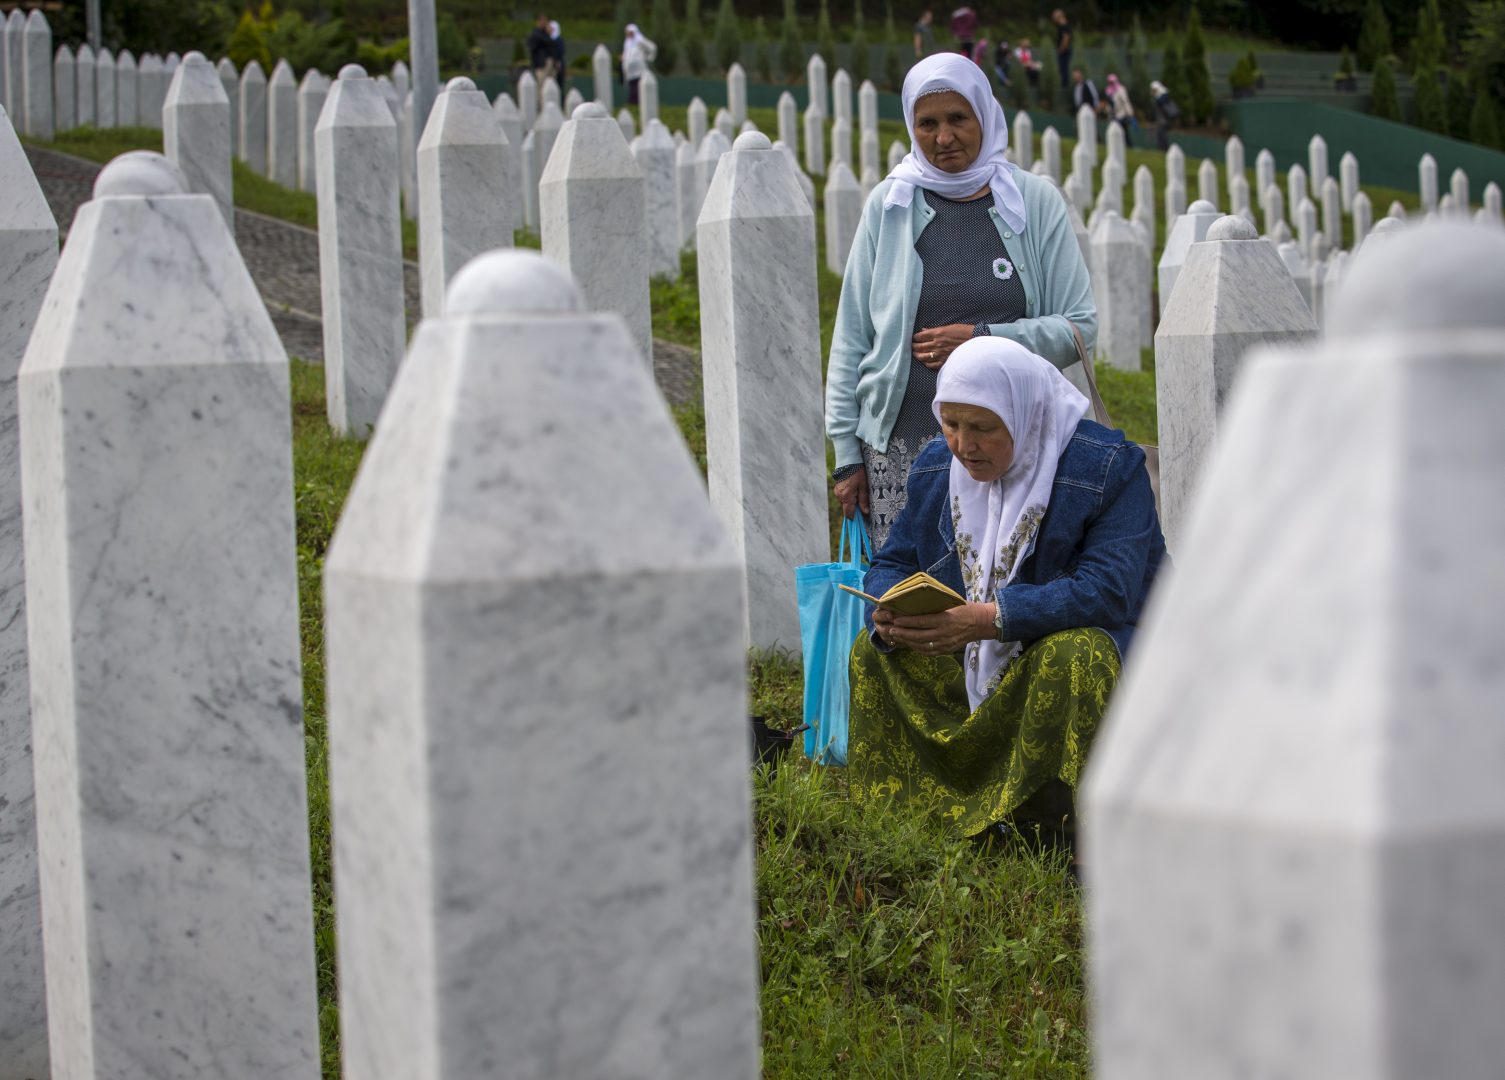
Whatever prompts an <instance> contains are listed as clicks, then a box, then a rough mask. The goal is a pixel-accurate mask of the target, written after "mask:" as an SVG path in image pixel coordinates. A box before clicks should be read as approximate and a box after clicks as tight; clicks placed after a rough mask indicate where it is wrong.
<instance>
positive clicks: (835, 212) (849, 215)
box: [825, 161, 862, 276]
mask: <svg viewBox="0 0 1505 1080" xmlns="http://www.w3.org/2000/svg"><path fill="white" fill-rule="evenodd" d="M825 210H826V269H827V270H829V271H831V273H833V274H836V275H838V276H841V275H844V274H845V273H846V271H847V256H848V254H850V253H851V250H852V241H853V239H854V238H855V237H856V236H857V226H858V225H859V224H860V223H861V221H862V189H861V187H860V186H859V185H858V183H857V177H856V176H854V175H852V169H851V166H849V165H848V164H847V163H846V162H845V161H838V162H835V163H834V164H833V165H832V166H831V175H830V178H829V179H827V180H826V190H825Z"/></svg>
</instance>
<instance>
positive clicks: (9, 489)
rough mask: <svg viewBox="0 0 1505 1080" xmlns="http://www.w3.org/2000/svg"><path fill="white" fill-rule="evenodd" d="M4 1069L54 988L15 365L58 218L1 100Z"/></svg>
mask: <svg viewBox="0 0 1505 1080" xmlns="http://www.w3.org/2000/svg"><path fill="white" fill-rule="evenodd" d="M0 190H3V191H5V192H6V195H5V197H4V198H3V199H0V541H3V544H4V548H5V550H6V551H7V552H9V553H10V555H9V557H7V558H5V559H0V614H3V616H4V617H3V618H0V672H3V673H4V677H3V678H0V836H4V837H5V840H4V843H0V896H3V897H5V902H4V903H3V904H0V1072H3V1073H4V1074H5V1075H8V1076H18V1077H29V1076H39V1077H40V1076H47V1075H48V1071H47V994H46V986H45V982H44V977H43V964H42V905H41V900H40V894H39V886H38V880H37V846H36V808H35V804H34V803H33V799H32V794H33V790H34V781H33V776H32V749H33V741H32V730H31V702H30V700H29V698H28V696H27V688H28V681H27V676H26V614H25V599H26V577H25V567H24V563H23V560H22V558H21V507H22V500H21V472H20V468H19V454H20V433H19V430H18V428H17V422H16V372H17V371H18V369H19V368H20V366H21V356H22V354H23V353H24V352H25V351H26V343H27V341H28V340H29V339H30V337H31V330H32V326H33V325H34V324H35V322H36V319H37V314H38V312H39V311H40V310H41V307H42V299H43V297H44V296H45V295H46V294H47V286H48V283H49V282H50V281H51V279H52V273H53V268H54V267H55V266H56V265H57V257H58V245H57V223H56V222H55V221H54V220H53V217H52V211H51V209H49V207H48V205H47V198H46V196H45V195H44V194H43V193H42V188H41V185H40V184H38V183H37V178H36V176H35V175H34V174H33V173H32V170H31V165H30V163H29V162H28V161H27V158H26V152H25V151H24V150H23V149H22V148H21V142H20V140H19V139H17V138H16V134H15V131H14V130H13V129H12V127H11V122H10V117H9V116H8V115H7V114H6V113H5V111H4V109H3V108H0Z"/></svg>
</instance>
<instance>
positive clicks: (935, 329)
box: [910, 323, 972, 371]
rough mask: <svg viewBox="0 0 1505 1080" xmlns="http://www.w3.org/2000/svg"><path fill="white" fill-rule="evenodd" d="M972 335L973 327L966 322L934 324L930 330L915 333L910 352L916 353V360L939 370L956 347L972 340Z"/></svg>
mask: <svg viewBox="0 0 1505 1080" xmlns="http://www.w3.org/2000/svg"><path fill="white" fill-rule="evenodd" d="M971 337H972V327H971V326H968V325H967V324H966V323H952V324H951V325H950V326H932V327H931V328H930V329H928V330H921V331H919V332H918V333H917V334H915V336H914V340H913V341H912V342H911V343H910V352H912V353H913V354H914V358H915V359H916V360H918V361H919V362H920V363H922V364H924V365H925V366H926V367H928V368H929V369H930V370H931V371H938V370H940V366H941V365H942V364H944V363H945V362H946V358H947V357H948V356H950V355H951V354H952V353H953V352H954V351H955V350H956V347H957V346H958V345H960V344H961V343H962V342H964V341H969V340H971Z"/></svg>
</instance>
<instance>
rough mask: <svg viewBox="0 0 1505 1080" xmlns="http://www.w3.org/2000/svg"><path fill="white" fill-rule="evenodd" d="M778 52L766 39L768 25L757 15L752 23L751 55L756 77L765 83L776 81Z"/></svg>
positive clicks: (767, 38)
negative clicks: (756, 73)
mask: <svg viewBox="0 0 1505 1080" xmlns="http://www.w3.org/2000/svg"><path fill="white" fill-rule="evenodd" d="M777 52H778V50H777V49H776V48H775V47H774V43H773V42H772V41H771V40H770V39H769V37H768V23H767V21H766V20H764V18H763V16H761V15H759V16H758V18H757V20H756V21H755V22H754V23H753V55H752V62H753V63H754V64H755V65H756V67H757V71H758V77H759V78H760V79H762V80H763V81H764V82H766V83H771V82H777V81H778V56H777Z"/></svg>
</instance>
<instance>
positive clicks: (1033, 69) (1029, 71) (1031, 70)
mask: <svg viewBox="0 0 1505 1080" xmlns="http://www.w3.org/2000/svg"><path fill="white" fill-rule="evenodd" d="M1014 56H1015V58H1016V59H1017V60H1018V61H1019V66H1020V67H1022V68H1023V69H1024V77H1025V80H1026V81H1027V82H1028V83H1029V85H1030V89H1031V90H1038V89H1040V61H1038V60H1036V59H1035V50H1034V48H1033V47H1031V45H1030V42H1029V38H1020V40H1019V47H1018V48H1017V49H1015V50H1014Z"/></svg>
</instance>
